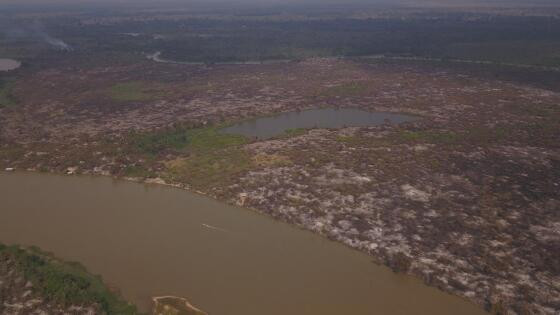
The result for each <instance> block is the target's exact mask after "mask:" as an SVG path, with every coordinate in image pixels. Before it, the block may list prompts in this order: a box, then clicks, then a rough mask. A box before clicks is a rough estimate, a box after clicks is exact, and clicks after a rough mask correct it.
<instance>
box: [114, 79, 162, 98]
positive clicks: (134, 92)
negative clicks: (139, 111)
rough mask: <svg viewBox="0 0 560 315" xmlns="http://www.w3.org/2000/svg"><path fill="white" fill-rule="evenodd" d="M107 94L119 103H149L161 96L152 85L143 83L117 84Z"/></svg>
mask: <svg viewBox="0 0 560 315" xmlns="http://www.w3.org/2000/svg"><path fill="white" fill-rule="evenodd" d="M107 93H108V95H109V96H110V97H111V98H112V99H113V100H115V101H119V102H141V101H149V100H152V99H153V98H155V97H156V96H158V95H159V94H160V92H159V91H158V90H157V89H156V88H154V87H153V86H152V85H150V84H148V83H146V82H142V81H130V82H124V83H117V84H115V85H113V86H112V87H111V88H110V89H109V90H108V92H107Z"/></svg>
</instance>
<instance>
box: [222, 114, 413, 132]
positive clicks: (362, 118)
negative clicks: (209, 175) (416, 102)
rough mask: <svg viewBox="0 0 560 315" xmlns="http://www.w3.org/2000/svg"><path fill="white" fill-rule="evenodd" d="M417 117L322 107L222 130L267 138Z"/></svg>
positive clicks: (409, 119)
mask: <svg viewBox="0 0 560 315" xmlns="http://www.w3.org/2000/svg"><path fill="white" fill-rule="evenodd" d="M417 119H418V117H415V116H411V115H403V114H392V113H383V112H368V111H365V110H361V109H354V108H341V109H334V108H321V109H310V110H305V111H298V112H289V113H282V114H278V115H275V116H271V117H262V118H257V119H253V120H249V121H244V122H241V123H238V124H236V125H233V126H230V127H227V128H224V129H222V131H223V132H225V133H231V134H241V135H244V136H247V137H251V138H260V139H267V138H272V137H275V136H278V135H281V134H283V133H284V132H285V131H286V130H290V129H297V128H306V129H307V128H343V127H367V126H378V125H382V124H384V123H392V124H400V123H403V122H407V121H414V120H417Z"/></svg>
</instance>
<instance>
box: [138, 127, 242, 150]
mask: <svg viewBox="0 0 560 315" xmlns="http://www.w3.org/2000/svg"><path fill="white" fill-rule="evenodd" d="M219 129H220V128H219V127H208V128H196V129H189V128H187V127H181V126H179V127H173V128H169V129H166V130H161V131H158V132H155V133H146V134H138V135H132V145H133V147H134V148H135V149H136V150H139V151H140V152H142V153H148V154H158V153H160V152H163V151H166V150H175V151H195V152H200V151H212V150H221V149H225V148H229V147H234V146H239V145H243V144H245V143H246V142H247V138H245V137H244V136H241V135H231V134H226V133H222V132H220V131H219Z"/></svg>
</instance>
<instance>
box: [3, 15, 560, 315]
mask: <svg viewBox="0 0 560 315" xmlns="http://www.w3.org/2000/svg"><path fill="white" fill-rule="evenodd" d="M410 14H412V15H413V16H416V15H415V14H416V13H410V12H409V13H408V14H407V19H404V20H403V21H408V22H400V23H405V24H406V23H411V24H414V23H428V22H426V21H425V20H422V22H419V20H418V19H416V18H418V17H417V16H416V17H415V18H413V19H411V20H410ZM484 17H487V16H486V15H483V16H482V17H481V16H480V15H478V14H475V13H471V14H470V15H467V16H460V17H459V16H454V18H456V19H457V20H458V21H461V22H460V23H459V24H454V25H455V26H456V27H457V29H462V28H463V27H465V25H466V24H468V23H467V22H466V20H469V19H474V20H480V19H484ZM169 18H170V17H169ZM183 18H185V17H183ZM115 19H116V20H115ZM115 19H110V18H98V19H95V18H89V17H82V18H81V21H82V23H83V25H82V27H84V28H85V29H87V27H86V25H93V26H92V27H93V28H92V30H95V29H96V28H102V26H107V25H113V24H114V23H117V24H118V23H122V20H119V19H117V18H115ZM122 19H124V18H122ZM170 19H171V18H170ZM499 19H502V22H503V23H504V24H500V25H501V28H500V30H502V31H503V30H504V29H506V30H507V29H514V28H515V27H516V26H515V25H516V23H513V22H511V20H510V19H514V18H513V17H511V16H509V15H506V16H501V17H499ZM528 19H529V18H526V19H525V20H524V21H525V22H527V21H528ZM535 19H537V20H538V18H536V17H535ZM125 20H126V19H125ZM119 21H120V22H119ZM195 22H196V23H195ZM195 22H192V21H191V23H192V24H189V25H190V26H189V27H191V28H192V29H197V30H199V31H200V29H202V28H203V27H202V26H206V27H208V25H206V24H204V23H209V22H208V21H206V22H201V21H199V20H196V21H195ZM261 22H262V21H261ZM261 22H255V21H253V22H252V23H261ZM377 22H379V21H377ZM540 22H541V21H540V20H539V23H540ZM130 23H132V22H130ZM134 23H136V24H138V25H144V26H145V24H142V23H139V22H134ZM134 23H133V24H134ZM168 23H171V22H169V21H167V19H166V21H165V22H161V24H158V27H160V28H161V29H160V30H159V31H161V33H164V31H165V28H166V27H169V26H168ZM197 23H198V24H197ZM228 23H229V24H228ZM236 23H237V22H232V21H229V22H227V21H223V20H222V17H220V22H219V24H220V25H222V24H225V25H234V26H235V25H237V24H236ZM286 23H287V22H286ZM322 23H327V22H325V21H323V22H322ZM337 23H342V22H341V21H337ZM348 23H349V22H348ZM367 23H368V22H367V21H362V20H360V22H359V23H358V24H357V25H358V26H359V27H365V26H364V25H366V26H367ZM371 23H373V22H371ZM434 23H435V22H434ZM441 23H444V24H445V23H451V22H450V21H449V20H445V21H443V22H441ZM485 23H486V22H485ZM487 23H490V22H488V21H487ZM539 23H536V24H535V25H537V26H538V27H544V26H543V25H541V24H539ZM557 23H558V22H557V19H553V20H552V22H551V23H550V24H548V25H549V26H548V27H550V31H549V32H548V33H546V34H544V35H543V34H541V35H540V36H541V37H542V38H541V44H542V41H547V40H549V39H550V38H551V37H552V35H554V34H555V33H554V32H555V30H557V29H558V28H557V27H556V24H557ZM136 24H134V25H136ZM387 24H388V25H390V23H389V22H387ZM490 24H491V23H490ZM119 25H121V26H122V24H119ZM126 25H127V27H130V26H131V25H132V24H126ZM138 25H136V26H138ZM275 25H276V26H278V25H277V24H275ZM222 26H223V25H222ZM358 26H356V27H358ZM333 27H334V26H333ZM359 27H358V28H359ZM431 27H434V26H433V25H432V26H431ZM199 28H200V29H199ZM103 29H105V30H107V29H109V28H108V27H105V28H103ZM479 31H480V30H479ZM144 33H145V32H142V34H139V35H119V36H130V37H131V38H129V39H127V40H128V45H135V44H134V43H136V42H135V40H136V39H137V38H141V37H142V36H146V35H145V34H144ZM158 33H159V32H158ZM210 33H212V32H210ZM197 34H198V33H197ZM551 34H552V35H551ZM207 35H208V34H207ZM210 35H215V34H210ZM210 35H209V36H210ZM448 35H449V36H450V37H453V36H452V35H453V34H448ZM525 35H526V34H525ZM549 35H550V36H549ZM210 37H211V36H210ZM210 37H204V36H203V37H200V38H198V37H197V40H198V41H205V43H207V44H208V43H209V42H206V41H209V40H208V38H210ZM249 37H250V36H249ZM126 38H128V37H126ZM173 38H175V39H176V37H173ZM438 38H439V37H438ZM440 39H441V38H440ZM159 40H162V39H157V38H156V39H154V38H153V37H152V38H151V39H150V43H151V44H152V45H155V46H154V47H156V46H157V45H163V46H161V47H164V46H165V45H168V46H169V45H171V46H173V47H176V49H179V48H181V47H182V46H177V45H173V41H168V42H164V43H160V44H158V42H157V41H159ZM447 41H450V40H447V39H446V42H447ZM228 42H229V41H228ZM124 43H125V42H124V41H123V43H121V45H124ZM437 44H438V42H437V41H436V42H434V43H432V45H433V47H436V46H438V45H437ZM208 45H210V44H208ZM472 45H474V44H472ZM477 45H483V44H480V43H478V44H477ZM317 46H318V47H319V46H320V45H319V44H317ZM116 47H120V46H118V45H117V46H116ZM430 47H431V48H433V47H432V46H430ZM438 47H439V46H438ZM450 47H451V46H450ZM453 47H455V46H453ZM508 47H509V46H508ZM547 47H548V46H547ZM157 48H159V46H157ZM183 48H184V47H183ZM502 48H503V47H502ZM502 48H500V49H502ZM417 49H419V50H418V51H416V50H415V51H413V52H412V53H414V54H421V53H422V52H421V50H420V48H418V47H417ZM488 49H490V48H488ZM168 51H169V52H168V55H167V58H170V59H171V58H176V57H179V56H185V54H182V53H181V52H177V51H174V50H172V49H169V50H168ZM448 51H451V48H449V47H448ZM453 51H455V50H453ZM300 52H301V51H300ZM424 52H426V51H425V50H424ZM195 53H196V52H192V54H195ZM374 53H375V51H374ZM400 53H403V52H400ZM406 53H410V52H406ZM429 53H434V54H435V53H436V52H434V51H430V52H429ZM99 54H100V56H101V55H103V56H105V57H107V56H108V55H110V56H112V57H111V58H100V59H98V60H96V61H94V62H92V61H91V60H90V57H89V56H88V55H87V54H83V53H81V52H80V51H79V49H78V52H76V53H75V54H74V55H68V58H67V59H64V60H59V59H57V61H56V62H54V63H52V64H51V65H50V66H47V65H43V66H41V67H38V68H32V67H29V68H26V67H25V66H24V67H23V68H22V69H20V70H18V72H16V74H14V75H10V76H16V77H17V80H10V83H9V84H8V85H6V84H3V85H2V89H4V90H0V91H7V90H6V89H7V87H9V97H10V99H12V100H17V102H15V101H14V103H13V104H10V106H2V107H0V167H1V168H2V169H5V168H9V169H21V170H32V171H45V172H57V173H67V174H99V175H109V176H117V177H121V178H127V179H131V180H136V181H145V182H151V183H161V184H168V185H173V186H177V187H181V188H186V189H192V190H195V191H198V192H201V193H204V194H207V195H209V196H212V197H214V198H217V199H219V200H222V201H225V202H229V203H232V204H238V205H241V206H244V207H247V208H251V209H254V210H256V211H259V212H262V213H266V214H269V215H270V216H272V217H274V218H277V219H279V220H282V221H286V222H290V223H293V224H296V225H298V226H300V227H303V228H305V229H309V230H312V231H314V232H316V233H320V234H322V235H324V236H326V237H328V238H330V239H333V240H336V241H339V242H342V243H344V244H346V245H348V246H350V247H352V248H355V249H357V250H360V251H363V252H365V253H368V254H370V255H371V256H372V257H373V258H375V260H376V261H377V262H379V263H383V264H386V265H388V266H389V267H391V268H392V269H393V270H395V271H398V272H404V273H409V274H413V275H416V276H418V277H420V278H422V279H423V280H424V281H425V282H426V283H427V284H429V285H432V286H436V287H438V288H441V289H442V290H444V291H447V292H451V293H454V294H457V295H459V296H462V297H465V298H468V299H470V300H472V301H473V302H475V303H477V304H478V305H480V306H481V307H484V308H486V309H487V310H489V311H493V312H494V313H497V314H504V313H505V312H509V313H512V314H556V313H557V312H558V311H559V310H560V269H559V267H560V212H559V211H560V193H559V191H560V92H559V91H558V89H557V87H554V84H551V82H560V74H559V73H558V72H557V69H555V68H554V67H555V66H556V65H557V64H555V62H556V61H555V59H554V58H553V57H550V56H548V55H547V56H546V58H545V57H543V58H544V59H542V60H540V61H535V60H522V62H523V64H524V65H525V66H527V64H526V63H529V64H532V66H538V67H537V68H534V67H525V66H524V67H519V66H514V65H505V64H499V63H494V64H492V65H489V64H487V65H485V64H479V63H476V64H469V63H465V62H457V60H455V61H449V60H448V61H446V60H445V59H438V60H434V59H433V58H432V59H426V58H420V59H419V58H408V57H407V58H397V59H395V58H386V57H383V58H382V57H378V58H358V57H350V56H347V57H346V58H334V57H325V58H307V57H308V56H307V55H305V56H303V57H301V56H297V58H293V59H292V57H294V56H288V57H289V58H290V59H292V60H291V61H286V62H282V63H263V64H261V63H255V64H252V63H249V64H247V63H246V64H217V63H216V62H215V60H212V61H208V60H202V59H201V60H196V61H202V62H203V63H202V64H192V63H186V62H181V63H180V62H175V63H171V62H156V61H154V60H149V59H148V58H145V56H144V55H142V54H133V55H128V54H127V55H123V54H121V53H120V52H118V53H108V52H99ZM332 54H334V53H333V52H332V51H329V52H327V53H325V55H332ZM355 54H361V52H356V53H355ZM195 55H196V54H195ZM311 55H317V54H313V53H312V54H311ZM319 55H321V54H319ZM349 55H351V54H349ZM196 56H198V55H196ZM271 56H272V55H271ZM274 56H276V55H274ZM442 56H443V55H442ZM199 57H200V56H199ZM230 57H231V56H230ZM234 57H235V56H234ZM276 57H282V58H285V57H286V56H285V55H281V56H276ZM459 57H461V58H467V57H469V58H470V57H472V56H467V57H465V56H459ZM459 57H458V58H459ZM517 57H518V56H510V57H508V58H510V60H507V62H508V63H515V62H520V60H519V59H516V58H517ZM43 58H50V57H49V56H45V57H43ZM199 59H200V58H199ZM296 59H298V60H296ZM86 60H89V61H86ZM224 60H225V59H224ZM236 60H237V59H236ZM543 60H545V61H543ZM82 61H83V62H82ZM218 61H223V60H222V59H220V60H218ZM492 67H495V69H493V68H492ZM489 69H493V70H489ZM536 78H537V79H536ZM538 78H540V79H542V80H539V79H538ZM551 80H552V81H551ZM1 93H4V94H0V95H8V94H6V93H7V92H1ZM2 97H4V96H2ZM311 108H359V109H364V110H368V111H382V112H393V113H407V114H410V115H415V116H417V117H419V118H420V119H418V120H416V121H413V122H407V123H403V124H399V125H395V124H390V123H387V124H383V125H381V126H372V127H360V128H357V127H351V126H349V127H345V128H341V129H316V128H314V129H309V130H307V129H296V130H289V131H287V132H286V133H285V134H283V135H280V136H277V137H275V138H273V139H268V140H259V139H251V138H247V137H243V136H238V135H230V134H225V133H223V132H221V128H223V127H225V126H228V125H230V124H232V123H235V122H238V121H243V120H246V119H250V118H255V117H261V116H267V115H273V114H275V113H280V112H291V111H300V110H305V109H311Z"/></svg>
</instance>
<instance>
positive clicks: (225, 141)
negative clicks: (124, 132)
mask: <svg viewBox="0 0 560 315" xmlns="http://www.w3.org/2000/svg"><path fill="white" fill-rule="evenodd" d="M220 129H221V126H217V127H206V128H194V129H189V128H188V127H184V126H177V127H173V128H169V129H166V130H161V131H158V132H154V133H146V134H138V135H133V136H132V141H131V144H132V148H133V150H136V151H139V152H140V153H141V154H147V155H156V154H163V153H165V152H167V153H175V154H179V155H182V156H184V157H181V158H178V159H175V160H173V161H168V162H167V163H166V168H167V172H166V173H165V175H164V177H166V178H167V179H169V180H171V181H175V182H182V183H189V184H191V185H193V186H194V187H197V188H200V189H203V188H208V187H213V186H217V185H224V184H226V183H229V182H230V181H231V179H232V178H233V176H235V175H236V174H238V173H240V172H243V171H245V170H247V169H249V168H250V167H251V166H252V165H253V164H252V161H251V158H250V157H249V154H248V153H247V152H246V151H245V150H243V149H242V148H241V146H242V145H243V144H245V143H247V138H245V137H244V136H241V135H232V134H226V133H223V132H220ZM129 171H130V172H131V173H136V172H138V173H140V175H146V174H145V173H144V172H143V171H142V170H138V169H136V168H131V169H130V170H129Z"/></svg>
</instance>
